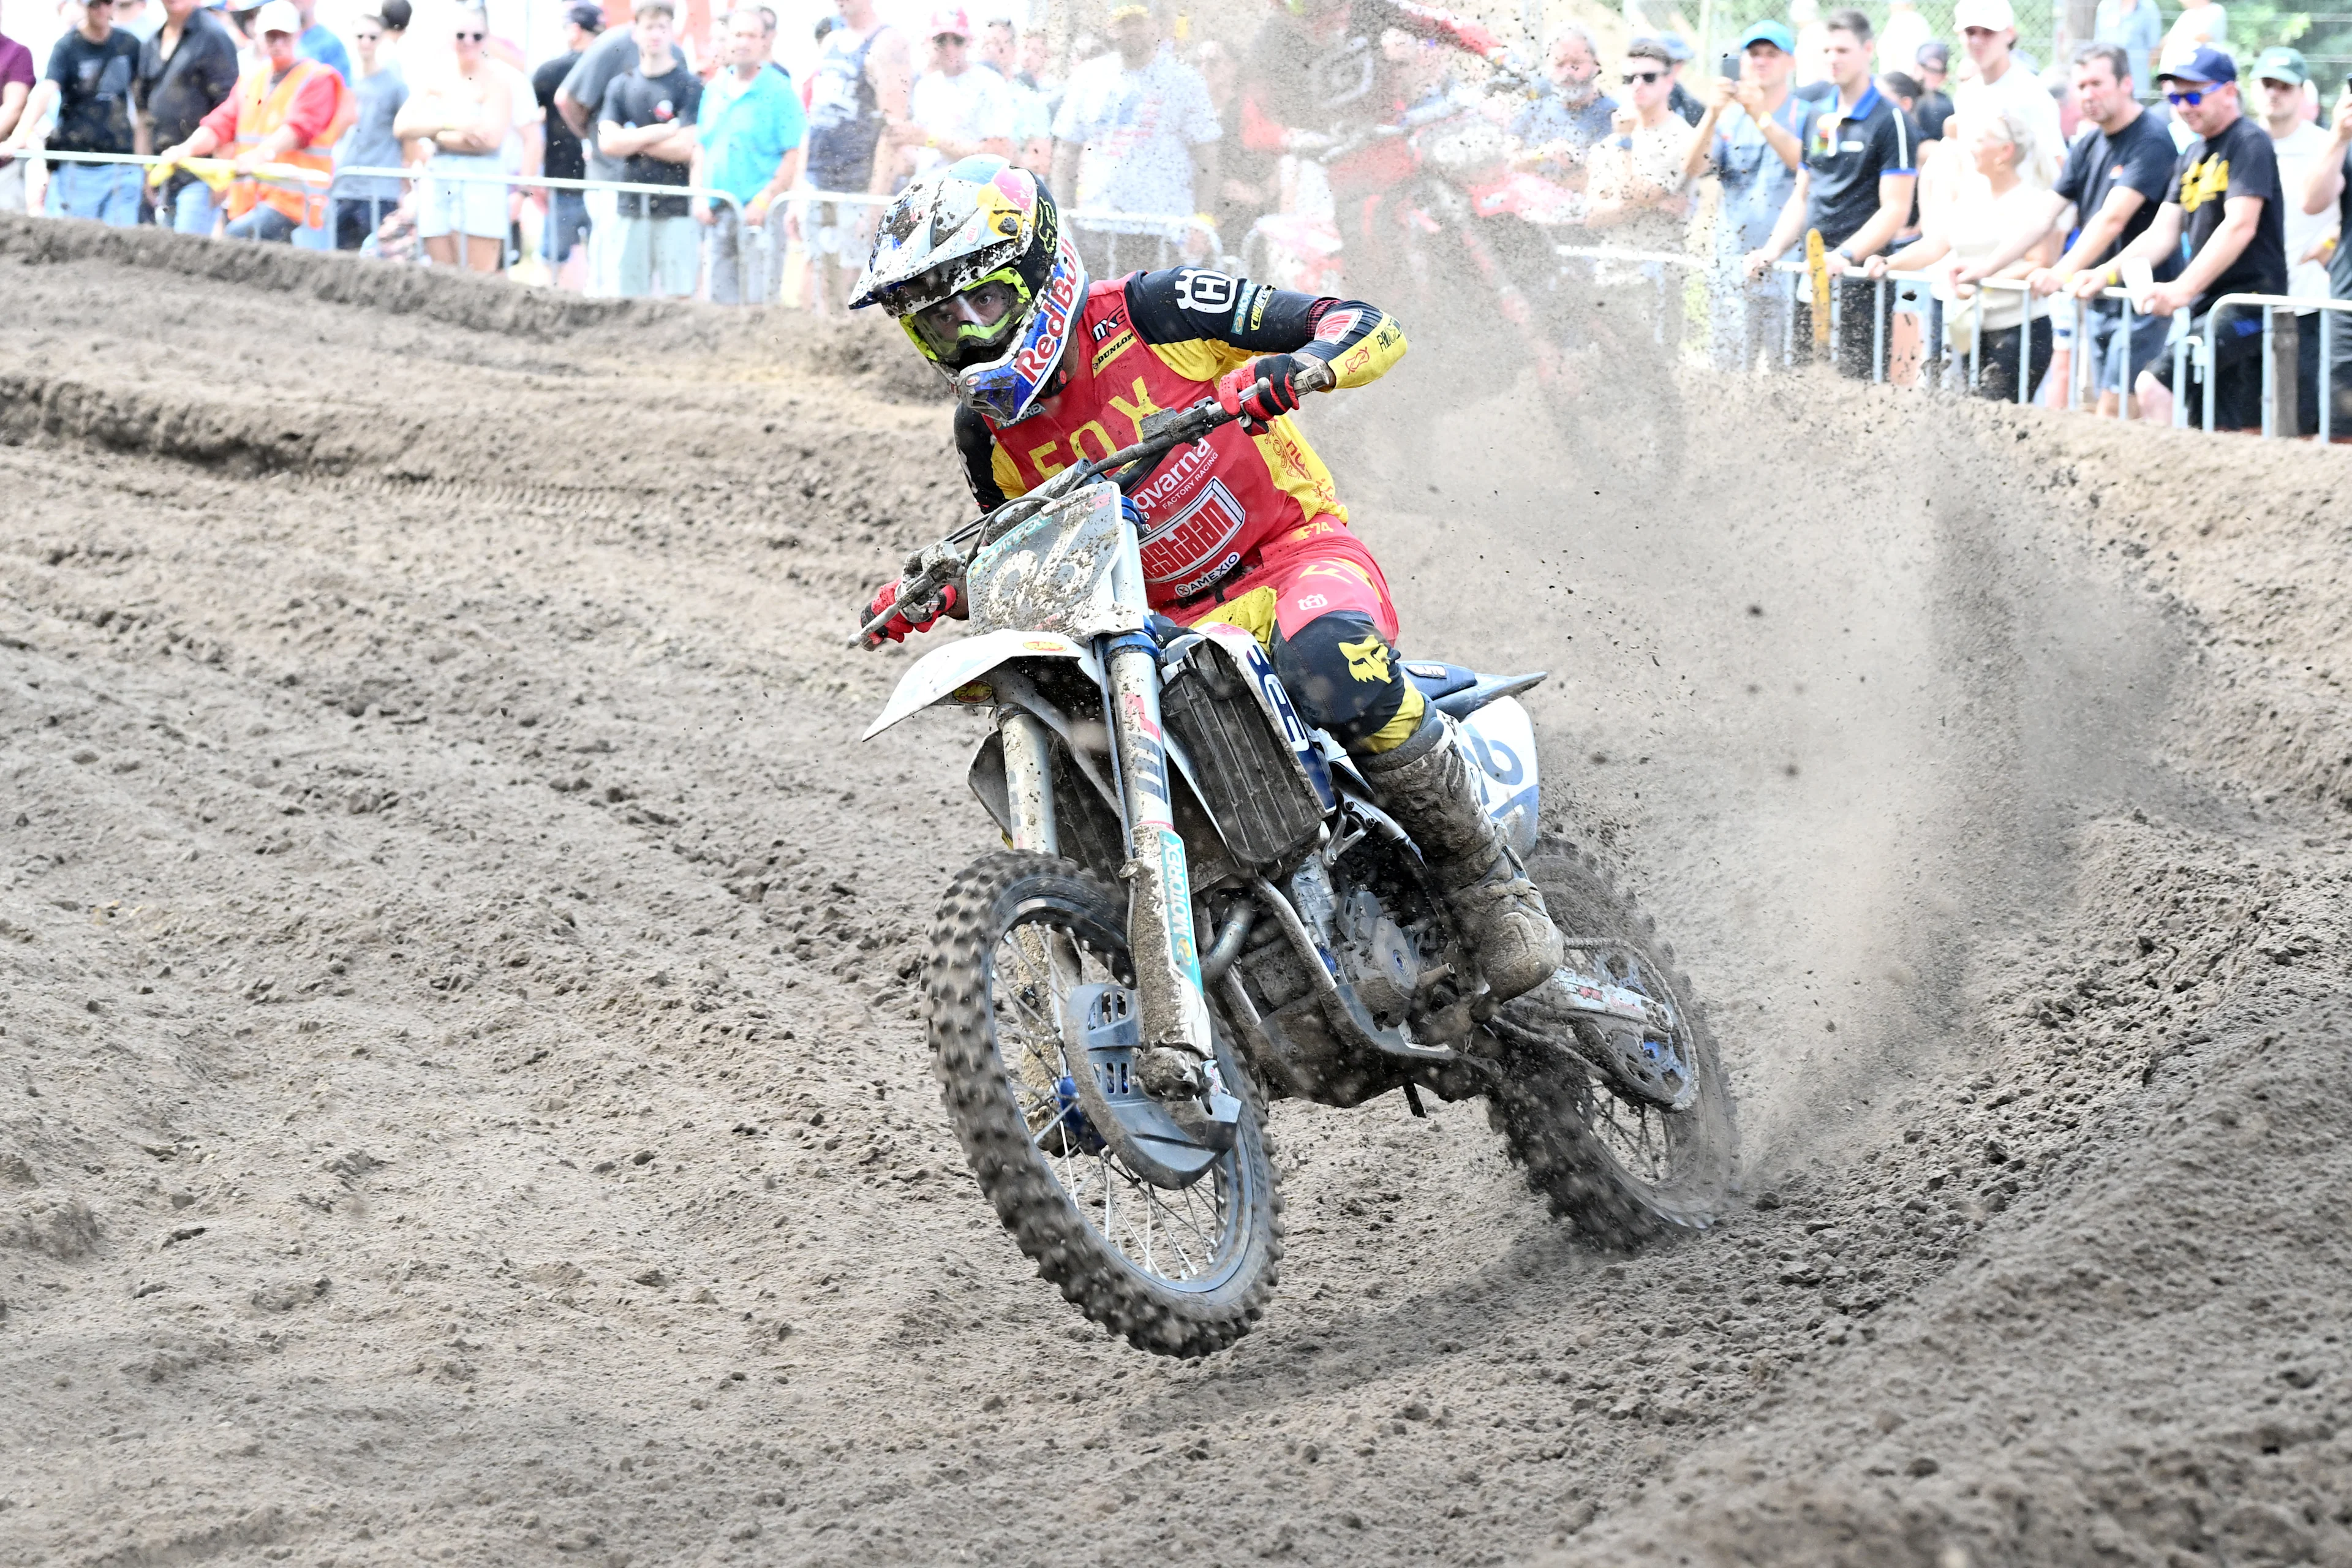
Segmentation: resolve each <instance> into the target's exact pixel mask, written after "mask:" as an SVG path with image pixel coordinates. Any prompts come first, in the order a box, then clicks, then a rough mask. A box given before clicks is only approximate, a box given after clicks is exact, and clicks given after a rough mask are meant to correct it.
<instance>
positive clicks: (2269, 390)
mask: <svg viewBox="0 0 2352 1568" xmlns="http://www.w3.org/2000/svg"><path fill="white" fill-rule="evenodd" d="M1563 254H1569V252H1566V251H1563ZM1579 254H1586V255H1592V254H1606V253H1597V252H1581V253H1579ZM1628 258H1629V259H1630V258H1631V257H1630V255H1629V256H1628ZM1642 259H1644V260H1651V259H1663V258H1654V257H1650V256H1647V255H1644V256H1643V257H1642ZM1776 270H1778V271H1780V273H1782V274H1783V275H1784V276H1786V277H1787V278H1788V279H1789V304H1790V310H1789V314H1788V318H1787V321H1788V327H1787V332H1786V335H1785V338H1784V342H1783V344H1782V351H1781V363H1783V364H1784V365H1788V364H1794V363H1796V343H1795V335H1796V321H1797V317H1798V315H1799V314H1800V313H1801V310H1802V302H1801V297H1800V293H1799V289H1800V286H1801V280H1802V279H1804V277H1805V276H1806V271H1805V268H1804V266H1803V264H1802V263H1800V262H1782V263H1780V265H1779V266H1778V267H1777V268H1776ZM1845 276H1846V278H1847V279H1850V280H1853V281H1863V280H1864V279H1856V278H1855V276H1854V275H1853V274H1852V273H1848V274H1846V275H1845ZM1867 281H1869V282H1870V283H1871V284H1872V285H1873V292H1872V308H1871V322H1872V334H1873V341H1872V348H1871V380H1872V382H1873V383H1874V384H1883V383H1884V382H1885V380H1886V376H1887V358H1886V323H1887V320H1888V316H1889V311H1888V309H1887V306H1888V303H1889V299H1890V290H1892V291H1893V292H1894V296H1895V298H1903V297H1906V296H1908V297H1909V298H1911V299H1913V300H1922V302H1924V297H1927V296H1928V295H1929V294H1930V292H1931V290H1930V287H1929V285H1928V283H1927V280H1926V279H1908V278H1898V277H1894V276H1888V277H1884V278H1878V279H1867ZM1971 287H1972V289H1974V293H1973V296H1972V299H1971V300H1970V301H1969V302H1968V305H1969V308H1971V309H1973V310H1974V313H1975V321H1974V322H1973V323H1972V325H1973V329H1974V330H1973V331H1971V332H1970V333H1969V339H1970V342H1969V370H1968V380H1969V389H1970V390H1971V391H1973V390H1975V389H1976V388H1977V387H1978V386H1979V385H1980V384H1982V379H1983V358H1984V339H1985V330H1984V324H1983V323H1984V311H1985V300H1986V297H1987V295H1988V294H1989V293H1990V292H1991V291H1993V290H1996V289H2000V290H2009V291H2014V292H2016V293H2017V294H2019V295H2020V296H2021V310H2020V312H2019V322H2018V371H2017V401H2018V404H2019V405H2021V406H2027V405H2032V402H2033V398H2034V394H2035V392H2036V390H2037V385H2036V379H2035V377H2034V376H2033V375H2032V374H2031V371H2032V324H2033V321H2035V320H2036V319H2037V318H2036V315H2035V304H2036V300H2035V299H2034V297H2033V296H2032V286H2031V285H2030V284H2028V283H2027V282H2025V280H2024V279H2011V278H1988V279H1983V280H1982V281H1980V282H1979V283H1976V284H1974V285H1972V286H1971ZM1845 294H1846V290H1845V289H1837V288H1832V289H1831V291H1830V356H1831V359H1832V362H1834V361H1835V360H1836V358H1837V357H1838V354H1839V352H1840V350H1841V349H1842V348H1843V330H1844V322H1843V305H1844V299H1845ZM2044 298H2047V297H2046V296H2045V297H2044ZM2097 298H2098V299H2099V300H2109V301H2115V302H2117V303H2119V304H2121V305H2122V307H2123V310H2124V311H2125V312H2126V315H2125V324H2124V325H2123V327H2122V333H2123V336H2122V345H2121V360H2120V363H2119V373H2118V374H2117V377H2116V380H2117V382H2118V384H2119V388H2120V391H2119V395H2118V397H2117V407H2116V416H2117V417H2118V418H2123V417H2127V416H2128V415H2129V411H2130V407H2131V395H2132V391H2133V385H2134V376H2135V368H2136V367H2135V366H2134V365H2133V364H2132V363H2131V333H2130V331H2129V329H2128V321H2129V317H2130V314H2131V313H2132V312H2133V311H2134V307H2133V306H2132V304H2131V302H2130V301H2131V295H2130V293H2129V291H2128V290H2126V289H2103V290H2101V291H2100V293H2099V294H2098V296H2097ZM1941 303H1942V305H1943V310H1942V312H1941V315H1942V330H1941V332H1940V334H1939V335H1940V339H1941V341H1940V342H1939V343H1938V344H1937V347H1938V349H1939V351H1940V353H1941V355H1942V357H1944V358H1945V359H1947V360H1948V359H1949V358H1950V357H1951V353H1952V331H1951V329H1952V321H1953V315H1954V311H1955V306H1956V303H1957V302H1955V301H1941ZM2052 303H2053V304H2055V305H2058V306H2060V307H2061V308H2063V306H2065V305H2070V304H2071V305H2072V307H2073V309H2074V323H2073V331H2074V338H2073V341H2074V344H2075V345H2076V347H2075V350H2074V354H2073V357H2072V359H2071V360H2070V361H2069V364H2068V371H2067V377H2066V388H2065V391H2066V400H2065V403H2064V405H2063V406H2064V407H2065V408H2066V409H2068V410H2069V411H2074V410H2078V409H2080V408H2081V407H2082V394H2083V381H2084V373H2085V372H2086V371H2087V370H2089V369H2090V367H2091V360H2090V356H2089V355H2088V354H2086V353H2084V352H2083V349H2084V345H2087V344H2088V343H2089V342H2090V341H2091V337H2090V326H2091V306H2092V301H2091V300H2084V299H2080V298H2077V297H2075V296H2074V295H2073V294H2071V293H2070V294H2067V295H2064V296H2063V297H2060V298H2059V299H2056V300H2052ZM2242 308H2255V309H2259V310H2261V311H2262V312H2263V328H2262V331H2263V354H2262V362H2263V365H2262V434H2263V437H2265V438H2270V437H2277V436H2279V435H2280V434H2281V431H2280V429H2279V418H2278V411H2279V395H2278V384H2277V376H2278V363H2277V356H2276V354H2275V353H2273V349H2274V346H2275V342H2276V337H2275V331H2276V327H2275V322H2276V317H2277V314H2278V312H2280V311H2281V310H2284V311H2287V312H2288V313H2290V314H2295V315H2301V314H2306V313H2310V314H2315V315H2316V317H2317V323H2316V324H2317V326H2318V329H2319V351H2318V360H2319V375H2318V386H2317V388H2316V391H2317V394H2318V403H2319V406H2318V410H2317V413H2318V421H2319V429H2318V436H2317V438H2318V440H2319V441H2320V442H2321V443H2322V444H2323V445H2325V444H2326V443H2327V442H2329V441H2331V440H2333V439H2334V437H2335V402H2336V399H2335V396H2334V384H2333V383H2334V375H2335V356H2334V353H2333V348H2334V340H2335V335H2336V317H2337V316H2339V315H2347V314H2352V300H2310V299H2297V298H2294V297H2293V296H2290V295H2285V294H2225V295H2223V296H2221V298H2220V299H2218V300H2214V301H2213V303H2212V305H2211V307H2210V309H2209V310H2207V312H2206V316H2205V322H2204V331H2203V332H2202V333H2201V334H2200V333H2198V332H2194V331H2190V330H2189V322H2190V316H2189V310H2188V309H2187V308H2185V307H2184V308H2183V309H2181V310H2177V311H2175V312H2174V313H2173V316H2172V329H2171V338H2170V345H2169V346H2170V349H2171V354H2172V387H2171V391H2172V395H2173V403H2172V423H2173V425H2174V426H2175V427H2176V428H2181V429H2186V428H2189V394H2188V390H2187V388H2188V373H2189V368H2190V364H2191V362H2192V360H2193V361H2194V363H2195V366H2196V368H2197V369H2198V371H2199V372H2200V379H2201V380H2202V382H2203V396H2202V405H2203V406H2202V410H2201V421H2200V425H2199V426H2198V427H2199V428H2202V429H2204V430H2208V431H2210V430H2211V429H2212V428H2213V417H2214V405H2215V397H2216V394H2217V391H2218V387H2219V383H2220V380H2221V378H2220V376H2218V375H2217V374H2214V366H2215V364H2216V363H2218V362H2217V334H2218V332H2219V330H2220V326H2221V320H2222V318H2223V317H2224V315H2225V313H2226V312H2228V311H2230V310H2238V309H2242ZM2044 314H2045V315H2046V314H2047V312H2046V311H2045V312H2044ZM2345 330H2347V331H2352V322H2347V323H2346V324H2345ZM2053 356H2054V345H2053Z"/></svg>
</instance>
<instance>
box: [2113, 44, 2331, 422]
mask: <svg viewBox="0 0 2352 1568" xmlns="http://www.w3.org/2000/svg"><path fill="white" fill-rule="evenodd" d="M2156 80H2157V85H2158V87H2160V88H2162V89H2164V97H2165V101H2166V102H2168V103H2169V104H2171V105H2172V111H2173V112H2174V113H2175V114H2177V115H2179V117H2180V119H2181V121H2182V122H2183V123H2185V124H2186V125H2187V126H2188V127H2189V130H2191V131H2193V132H2196V133H2197V140H2196V141H2195V142H2191V143H2189V151H2188V152H2186V153H2182V154H2181V156H2180V163H2179V167H2178V168H2176V169H2175V170H2174V171H2173V175H2172V185H2171V188H2170V189H2169V190H2168V192H2167V193H2166V195H2165V198H2164V205H2162V206H2160V207H2158V209H2157V213H2156V217H2155V219H2154V221H2152V222H2151V223H2149V225H2148V226H2147V229H2146V230H2145V231H2143V232H2142V233H2141V235H2140V237H2138V238H2137V239H2136V240H2134V241H2132V243H2131V244H2130V245H2128V246H2126V247H2124V249H2123V250H2122V251H2121V252H2119V253H2118V254H2117V255H2116V259H2115V261H2114V263H2113V264H2111V266H2110V267H2109V268H2108V280H2109V281H2110V282H2114V281H2117V280H2120V279H2122V278H2123V276H2124V274H2125V272H2126V270H2128V269H2130V268H2132V267H2133V265H2134V264H2135V263H2137V262H2146V263H2147V264H2148V265H2149V266H2150V267H2154V266H2156V265H2158V264H2159V263H2161V262H2162V261H2163V260H2164V259H2165V258H2168V257H2169V256H2173V255H2176V254H2178V253H2179V248H2180V247H2181V245H2182V243H2183V242H2184V240H2185V241H2186V243H2187V246H2188V250H2189V261H2188V264H2187V265H2186V266H2184V267H2183V268H2181V269H2180V275H2179V277H2178V278H2175V279H2172V280H2171V281H2170V282H2168V283H2153V284H2150V285H2148V286H2147V287H2146V288H2143V289H2136V290H2135V291H2134V293H2133V296H2132V306H2133V308H2134V309H2136V310H2139V311H2141V312H2142V313H2144V314H2147V315H2158V316H2168V315H2171V314H2172V313H2173V312H2175V311H2176V310H2184V309H2185V310H2188V311H2189V331H2191V332H2193V333H2195V334H2196V335H2197V336H2198V337H2199V338H2200V340H2201V339H2202V338H2203V337H2204V335H2205V333H2206V331H2207V330H2208V323H2209V320H2210V317H2209V313H2210V311H2211V310H2212V308H2213V301H2214V300H2218V299H2220V298H2221V296H2222V295H2224V294H2284V293H2285V292H2286V230H2285V225H2284V221H2283V219H2282V215H2281V212H2280V204H2281V201H2282V199H2283V197H2282V194H2281V191H2280V188H2279V175H2278V154H2277V153H2275V152H2273V150H2272V148H2271V139H2270V137H2269V135H2268V134H2267V133H2265V132H2263V128H2262V126H2261V124H2260V123H2258V122H2257V121H2252V120H2250V119H2248V118H2247V117H2246V116H2245V115H2244V114H2242V112H2240V110H2239V106H2238V68H2237V65H2236V64H2235V62H2233V61H2232V60H2231V58H2230V57H2229V56H2228V55H2225V54H2223V53H2222V52H2221V50H2219V49H2217V48H2214V47H2211V46H2210V45H2206V46H2203V47H2200V48H2199V49H2198V50H2197V52H2196V53H2195V54H2194V55H2192V56H2190V57H2189V59H2188V60H2186V61H2184V62H2182V63H2180V64H2178V65H2175V66H2173V67H2172V68H2170V69H2168V70H2166V71H2164V72H2162V73H2161V74H2159V75H2158V77H2157V79H2156ZM2211 329H2212V331H2213V338H2214V343H2213V365H2212V369H2211V371H2210V374H2211V376H2212V378H2213V428H2215V429H2217V430H2252V429H2259V428H2261V426H2262V421H2263V312H2262V311H2261V310H2249V309H2246V308H2244V307H2236V308H2233V309H2231V310H2229V311H2228V312H2226V313H2225V314H2224V315H2223V316H2222V318H2221V320H2220V321H2215V322H2211ZM2273 353H2274V354H2277V355H2278V356H2279V358H2280V360H2281V361H2282V363H2283V366H2284V374H2280V375H2278V376H2277V377H2276V378H2275V380H2274V386H2275V389H2276V392H2277V397H2278V413H2279V425H2278V427H2279V428H2280V429H2282V430H2287V431H2292V430H2293V429H2294V427H2295V411H2294V384H2295V374H2294V371H2295V358H2296V353H2295V330H2294V317H2293V316H2292V315H2281V316H2279V317H2277V318H2276V319H2275V321H2273ZM2206 374H2208V373H2207V372H2206V371H2205V369H2204V368H2203V367H2202V366H2200V364H2198V363H2196V360H2195V359H2194V358H2192V359H2191V361H2190V362H2189V375H2188V381H2189V384H2188V385H2186V386H2179V387H2176V386H2174V385H2173V384H2172V361H2171V360H2169V359H2165V360H2162V361H2159V362H2158V363H2157V364H2155V365H2153V366H2151V367H2149V369H2147V370H2146V371H2143V372H2142V373H2141V374H2140V375H2139V377H2138V384H2139V394H2140V400H2141V404H2142V406H2143V407H2144V408H2146V410H2147V416H2148V417H2149V418H2150V419H2154V420H2158V421H2160V422H2164V421H2169V419H2170V418H2171V404H2172V396H2173V395H2179V396H2184V397H2188V398H2189V399H2190V400H2191V401H2190V403H2189V417H2190V420H2191V422H2192V423H2194V422H2196V421H2197V420H2198V419H2200V418H2201V416H2203V413H2204V395H2205V385H2204V380H2203V377H2204V376H2205V375H2206Z"/></svg>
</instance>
